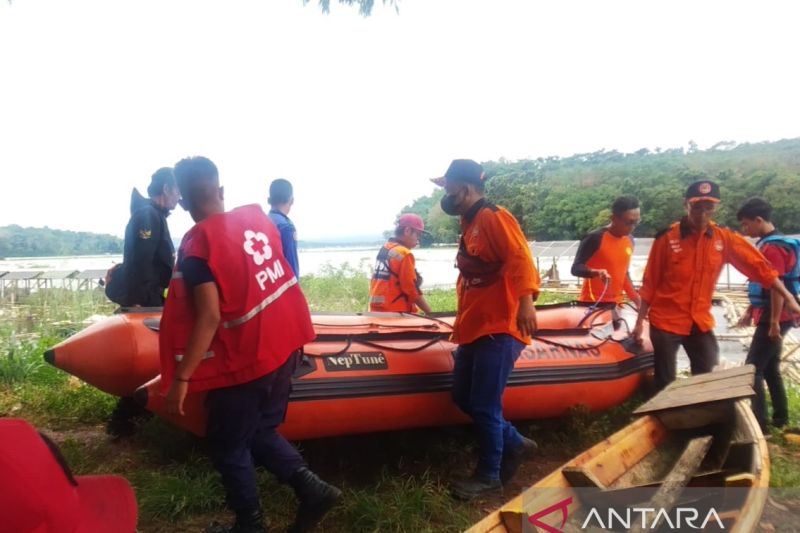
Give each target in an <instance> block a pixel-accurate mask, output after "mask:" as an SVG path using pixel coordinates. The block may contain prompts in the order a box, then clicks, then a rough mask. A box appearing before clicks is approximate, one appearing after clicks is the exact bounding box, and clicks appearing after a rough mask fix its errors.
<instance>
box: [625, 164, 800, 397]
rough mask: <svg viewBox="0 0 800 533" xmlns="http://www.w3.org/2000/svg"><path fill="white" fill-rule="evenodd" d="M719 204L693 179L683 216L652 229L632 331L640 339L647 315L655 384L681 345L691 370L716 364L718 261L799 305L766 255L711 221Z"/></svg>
mask: <svg viewBox="0 0 800 533" xmlns="http://www.w3.org/2000/svg"><path fill="white" fill-rule="evenodd" d="M719 204H720V192H719V185H717V184H716V183H714V182H712V181H709V180H700V181H696V182H694V183H692V184H691V185H689V187H688V189H686V194H685V202H684V207H685V209H686V216H685V217H684V218H683V219H681V220H680V221H678V222H675V223H674V224H672V226H670V227H669V228H667V229H666V230H663V231H661V232H659V233H657V234H656V237H655V240H654V241H653V247H652V248H651V249H650V256H649V257H648V259H647V266H646V267H645V271H644V279H643V281H642V288H641V290H640V291H639V294H640V295H641V298H642V303H641V306H640V307H639V316H638V317H637V320H636V326H635V327H634V331H633V334H634V337H636V338H637V339H639V340H641V338H642V329H643V323H644V320H645V319H646V318H649V319H650V339H651V341H652V343H653V352H654V358H655V386H656V389H657V390H661V389H663V388H664V387H665V386H667V385H668V384H669V383H671V382H672V381H674V380H675V372H676V357H677V353H678V347H679V346H681V345H682V346H683V347H684V349H685V350H686V354H687V355H688V356H689V362H690V364H691V370H692V374H702V373H704V372H710V371H711V370H712V369H713V367H714V365H716V364H717V360H718V357H719V347H718V345H717V339H716V337H715V336H714V317H713V316H712V314H711V304H712V301H711V300H712V297H713V295H714V289H715V288H716V284H717V279H718V278H719V274H720V272H721V271H722V267H723V265H724V264H726V263H730V264H731V265H733V266H734V267H735V268H736V269H737V270H739V271H740V272H742V273H743V274H744V275H745V276H747V277H748V278H749V279H751V280H754V281H756V282H758V283H760V284H761V285H762V286H764V287H767V288H771V289H772V290H773V291H774V292H777V293H779V294H781V295H782V296H783V297H784V298H786V300H787V306H788V307H790V309H792V310H793V311H800V307H798V304H797V302H796V301H795V300H794V299H792V298H791V295H790V294H789V292H788V291H787V290H786V288H785V287H784V286H783V283H781V281H780V280H779V279H778V273H777V272H776V271H775V270H774V269H773V268H772V267H771V266H770V264H769V261H767V259H766V258H765V257H764V256H763V255H762V254H761V253H760V252H759V251H758V250H757V249H756V248H755V247H754V246H753V245H752V244H750V243H749V242H748V241H747V240H746V239H745V238H744V237H742V236H741V235H739V234H737V233H735V232H733V231H731V230H729V229H727V228H723V227H720V226H718V225H717V224H716V223H714V222H713V221H712V218H713V216H714V213H715V212H716V210H717V207H718V206H719Z"/></svg>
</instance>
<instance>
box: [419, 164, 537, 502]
mask: <svg viewBox="0 0 800 533" xmlns="http://www.w3.org/2000/svg"><path fill="white" fill-rule="evenodd" d="M433 181H434V183H436V184H437V185H440V186H444V188H445V191H446V193H447V194H446V195H445V196H444V197H443V198H442V201H441V207H442V210H443V211H444V212H445V213H447V214H448V215H453V216H460V217H461V242H460V245H459V248H458V255H457V256H456V263H457V266H458V270H459V276H458V285H457V293H458V311H457V314H456V319H455V323H454V324H453V335H452V339H451V340H452V341H453V342H455V343H457V344H458V348H457V349H456V351H455V365H454V367H453V391H452V392H453V400H454V401H455V403H456V405H458V407H459V408H460V409H461V410H462V411H464V412H465V413H467V414H468V415H469V416H470V417H472V419H473V420H474V421H475V425H476V426H477V429H478V445H479V452H478V464H477V467H476V469H475V473H474V475H473V476H472V477H470V478H469V479H466V480H460V481H457V482H455V483H453V486H452V492H453V495H454V496H456V497H458V498H461V499H471V498H474V497H478V496H484V495H487V494H492V493H495V492H499V491H500V490H502V486H503V483H506V482H508V481H509V480H510V479H511V478H512V477H513V475H514V474H515V472H516V470H517V468H518V467H519V465H520V463H521V462H522V460H523V459H524V458H525V457H526V456H528V455H530V454H531V453H533V451H534V450H535V449H536V443H535V442H534V441H532V440H530V439H526V438H525V437H523V436H522V435H520V433H519V432H518V431H517V430H516V428H514V426H513V425H511V423H510V422H508V421H507V420H505V418H503V406H502V397H503V391H504V390H505V387H506V382H507V381H508V377H509V375H510V374H511V371H512V370H513V368H514V362H515V361H516V360H517V358H518V357H519V354H520V352H521V351H522V348H523V347H524V346H525V345H527V344H530V342H531V335H532V334H533V333H534V332H535V331H536V308H535V307H534V305H533V302H534V301H535V300H536V298H537V297H538V295H539V273H538V272H537V271H536V267H535V266H534V264H533V259H532V257H531V251H530V248H529V246H528V242H527V240H526V239H525V235H523V233H522V230H521V229H520V227H519V224H518V223H517V221H516V219H515V218H514V216H513V215H512V214H511V213H509V212H508V211H507V210H506V209H504V208H502V207H497V206H495V205H492V204H491V203H489V202H488V201H487V200H486V198H485V197H484V186H485V174H484V172H483V167H482V166H481V165H479V164H478V163H476V162H475V161H472V160H469V159H456V160H455V161H453V162H452V163H451V164H450V167H449V168H448V169H447V172H446V173H445V175H444V176H443V177H441V178H436V179H434V180H433Z"/></svg>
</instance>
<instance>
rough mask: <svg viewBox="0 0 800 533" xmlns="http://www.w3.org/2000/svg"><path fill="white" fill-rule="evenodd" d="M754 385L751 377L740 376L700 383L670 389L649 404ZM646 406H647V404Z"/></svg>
mask: <svg viewBox="0 0 800 533" xmlns="http://www.w3.org/2000/svg"><path fill="white" fill-rule="evenodd" d="M752 385H753V379H751V376H738V377H736V378H731V379H719V380H714V381H706V382H704V383H698V384H696V385H692V386H690V387H679V388H677V389H669V390H666V389H665V390H664V391H662V392H661V393H660V394H659V395H658V396H656V397H655V398H652V399H651V400H650V402H648V403H651V402H652V403H657V402H659V401H663V400H664V399H665V398H675V397H680V396H683V395H687V394H697V393H698V392H700V391H717V390H725V389H731V388H735V387H750V386H752ZM645 405H646V404H645Z"/></svg>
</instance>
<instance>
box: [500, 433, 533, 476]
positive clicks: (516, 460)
mask: <svg viewBox="0 0 800 533" xmlns="http://www.w3.org/2000/svg"><path fill="white" fill-rule="evenodd" d="M538 448H539V446H538V445H537V444H536V441H534V440H532V439H528V438H525V437H522V444H520V445H519V446H518V447H517V448H514V449H513V450H509V451H506V450H503V461H502V463H500V481H502V482H503V484H504V485H505V484H506V483H508V482H509V481H511V478H513V477H514V474H516V473H517V470H518V469H519V467H520V465H521V464H522V462H523V461H524V460H525V459H530V458H531V457H533V456H534V455H535V454H536V450H537V449H538Z"/></svg>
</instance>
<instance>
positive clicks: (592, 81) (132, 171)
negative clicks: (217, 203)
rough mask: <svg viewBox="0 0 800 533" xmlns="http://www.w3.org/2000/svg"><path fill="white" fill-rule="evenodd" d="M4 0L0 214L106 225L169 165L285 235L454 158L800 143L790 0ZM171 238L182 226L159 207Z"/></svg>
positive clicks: (343, 221) (353, 217)
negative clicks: (184, 166)
mask: <svg viewBox="0 0 800 533" xmlns="http://www.w3.org/2000/svg"><path fill="white" fill-rule="evenodd" d="M335 1H336V0H332V4H333V5H332V6H331V7H332V9H331V13H330V14H328V15H326V14H323V13H322V12H321V11H320V9H319V8H318V6H317V5H316V2H315V0H312V1H311V2H310V3H309V4H308V5H305V6H304V5H303V2H302V0H269V1H265V0H237V1H234V2H231V1H224V0H137V1H132V0H131V1H112V0H12V2H11V3H8V2H6V1H3V2H1V3H0V184H2V187H0V226H3V225H6V224H19V225H22V226H34V227H42V226H48V227H51V228H56V229H67V230H74V231H93V232H99V233H112V234H115V235H119V236H121V235H122V234H123V232H124V227H125V224H126V222H127V219H128V216H129V211H128V206H129V198H130V191H131V189H132V188H133V187H138V188H139V190H141V191H142V192H144V191H145V189H146V187H147V184H148V183H149V177H150V175H151V174H152V173H153V172H154V171H155V170H156V169H158V168H160V167H162V166H172V165H173V164H174V163H175V162H177V161H178V160H180V159H181V158H183V157H186V156H191V155H204V156H206V157H209V158H210V159H212V160H213V161H214V162H215V163H216V164H217V166H218V168H219V170H220V180H221V182H222V185H223V186H224V187H225V199H226V206H227V207H229V208H230V207H235V206H236V205H242V204H247V203H262V204H266V199H267V196H268V193H267V191H268V185H269V182H270V181H271V180H273V179H275V178H285V179H288V180H290V181H291V182H292V183H293V184H294V187H295V205H294V208H293V209H292V212H291V213H290V216H291V218H292V219H293V220H294V222H295V224H296V225H297V227H298V234H299V238H300V239H301V240H320V239H329V238H335V237H345V236H355V235H368V234H369V235H376V234H380V233H381V232H383V231H384V230H387V229H390V228H391V227H392V224H393V222H394V219H395V217H396V215H397V213H398V212H399V211H400V210H401V209H402V208H403V207H404V206H405V205H407V204H409V203H411V202H412V201H413V200H414V199H415V198H417V197H419V196H423V195H427V194H430V193H431V192H432V190H433V189H434V186H433V184H431V183H430V181H429V178H432V177H435V176H440V175H442V174H443V173H444V171H445V170H446V168H447V166H448V164H449V162H450V160H452V159H454V158H471V159H475V160H478V161H488V160H497V159H499V158H505V159H509V160H518V159H524V158H536V157H544V156H551V155H560V156H569V155H572V154H574V153H582V152H593V151H596V150H600V149H607V150H611V149H617V150H620V151H624V152H633V151H635V150H638V149H639V148H643V147H648V148H651V149H652V148H656V147H660V148H672V147H680V146H687V145H688V142H689V141H690V140H693V141H695V142H696V143H697V144H698V145H699V146H700V148H705V147H709V146H711V145H713V144H714V143H716V142H718V141H722V140H734V141H738V142H760V141H768V140H778V139H782V138H792V137H798V136H800V97H798V94H800V87H798V85H799V84H800V83H799V82H800V70H798V68H797V62H798V58H797V52H798V50H800V46H799V45H800V42H798V41H799V39H800V37H798V32H797V27H796V24H797V21H798V20H800V3H798V2H794V1H770V0H757V1H752V2H740V1H735V0H729V1H713V0H704V1H702V2H698V1H696V0H693V1H684V0H669V1H663V0H650V1H641V0H630V1H628V0H625V1H621V0H603V1H597V0H586V1H582V0H581V1H579V0H574V1H570V0H563V1H558V2H545V1H532V0H400V2H399V13H398V12H396V11H395V9H394V8H392V7H388V6H383V5H382V4H381V2H380V0H377V1H376V6H375V9H374V12H373V15H372V16H371V17H368V18H364V17H361V16H359V14H358V10H357V9H356V8H355V7H346V6H340V5H338V4H336V3H335ZM169 222H170V226H171V229H172V233H173V236H175V237H179V236H180V235H181V234H182V233H183V232H184V231H185V230H186V229H188V228H189V227H190V226H191V224H192V222H191V219H190V218H189V216H188V214H186V213H185V212H182V210H181V209H180V208H178V209H176V211H175V213H174V214H173V216H171V217H170V219H169Z"/></svg>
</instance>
